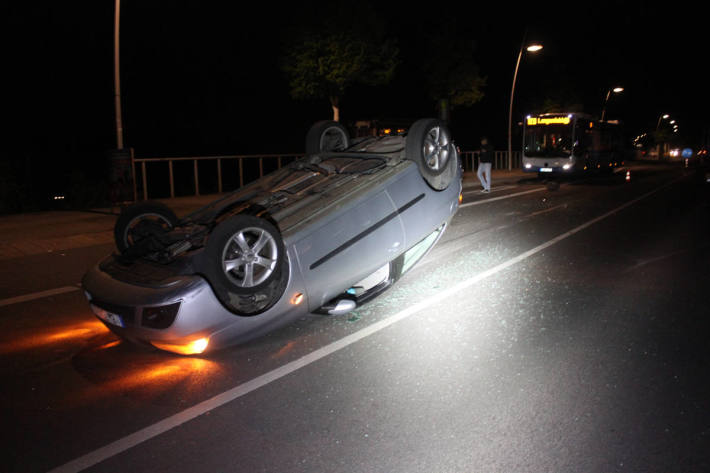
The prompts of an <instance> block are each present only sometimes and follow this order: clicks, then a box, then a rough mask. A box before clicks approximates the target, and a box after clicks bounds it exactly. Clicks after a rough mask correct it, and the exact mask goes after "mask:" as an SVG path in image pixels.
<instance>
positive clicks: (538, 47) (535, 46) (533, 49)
mask: <svg viewBox="0 0 710 473" xmlns="http://www.w3.org/2000/svg"><path fill="white" fill-rule="evenodd" d="M541 49H542V44H538V43H536V44H531V45H530V46H528V51H530V52H531V53H536V52H538V51H540V50H541Z"/></svg>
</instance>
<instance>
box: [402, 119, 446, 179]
mask: <svg viewBox="0 0 710 473" xmlns="http://www.w3.org/2000/svg"><path fill="white" fill-rule="evenodd" d="M406 153H407V159H410V160H412V161H415V162H416V163H417V166H418V167H419V172H420V173H421V175H422V177H423V178H424V180H425V181H426V182H427V184H429V186H431V187H432V188H433V189H435V190H444V189H446V188H447V187H448V186H449V184H450V183H451V181H452V180H453V178H454V176H455V175H456V166H458V153H457V151H456V146H455V145H454V142H453V140H452V139H451V132H450V131H449V128H448V127H447V126H446V125H445V124H444V122H442V121H441V120H437V119H436V118H425V119H422V120H417V121H416V122H414V124H413V125H412V127H411V128H410V129H409V132H408V133H407V144H406Z"/></svg>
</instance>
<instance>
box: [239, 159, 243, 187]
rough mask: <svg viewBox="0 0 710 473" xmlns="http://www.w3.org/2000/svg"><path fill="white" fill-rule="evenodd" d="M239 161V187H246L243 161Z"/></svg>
mask: <svg viewBox="0 0 710 473" xmlns="http://www.w3.org/2000/svg"><path fill="white" fill-rule="evenodd" d="M238 159H239V187H244V165H243V164H242V161H243V159H242V158H238Z"/></svg>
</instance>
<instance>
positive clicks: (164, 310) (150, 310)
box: [141, 302, 180, 329]
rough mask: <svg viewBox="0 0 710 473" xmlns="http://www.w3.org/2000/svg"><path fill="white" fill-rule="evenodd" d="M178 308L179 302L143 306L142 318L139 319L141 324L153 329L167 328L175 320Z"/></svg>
mask: <svg viewBox="0 0 710 473" xmlns="http://www.w3.org/2000/svg"><path fill="white" fill-rule="evenodd" d="M179 309H180V303H179V302H176V303H174V304H169V305H161V306H157V307H144V308H143V318H142V319H141V322H142V325H143V326H144V327H148V328H155V329H164V328H168V327H170V326H171V325H172V324H173V322H174V321H175V317H176V316H177V313H178V310H179Z"/></svg>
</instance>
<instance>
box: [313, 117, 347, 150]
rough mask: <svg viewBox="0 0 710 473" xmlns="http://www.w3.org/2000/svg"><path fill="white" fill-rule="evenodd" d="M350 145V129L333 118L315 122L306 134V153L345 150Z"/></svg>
mask: <svg viewBox="0 0 710 473" xmlns="http://www.w3.org/2000/svg"><path fill="white" fill-rule="evenodd" d="M349 147H350V136H349V134H348V130H347V129H346V128H345V127H344V126H343V125H341V124H340V123H338V122H336V121H333V120H322V121H319V122H316V123H314V124H313V126H312V127H311V129H310V130H308V133H307V134H306V155H311V154H318V153H323V152H331V151H344V150H346V149H347V148H349Z"/></svg>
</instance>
